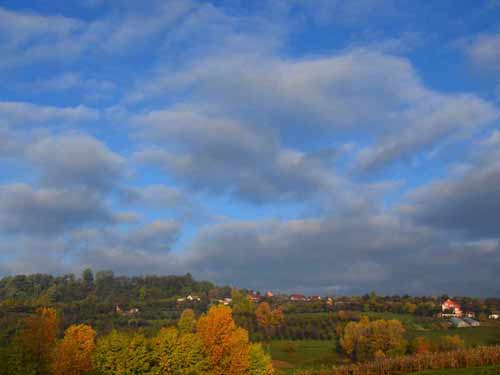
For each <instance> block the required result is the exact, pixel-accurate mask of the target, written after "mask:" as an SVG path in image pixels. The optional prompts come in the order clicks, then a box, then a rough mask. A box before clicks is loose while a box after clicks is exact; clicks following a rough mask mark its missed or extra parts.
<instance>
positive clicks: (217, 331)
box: [197, 305, 250, 375]
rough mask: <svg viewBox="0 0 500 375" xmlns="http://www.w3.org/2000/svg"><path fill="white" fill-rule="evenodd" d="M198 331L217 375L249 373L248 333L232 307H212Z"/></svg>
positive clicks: (199, 322) (201, 319) (198, 326)
mask: <svg viewBox="0 0 500 375" xmlns="http://www.w3.org/2000/svg"><path fill="white" fill-rule="evenodd" d="M197 334H198V336H199V337H200V339H201V342H202V344H203V348H204V351H205V354H206V356H207V358H208V361H209V363H210V366H211V368H212V372H211V373H212V374H213V375H227V374H231V375H247V374H248V368H249V350H250V346H249V340H248V332H247V331H246V330H244V329H242V328H237V327H236V324H235V323H234V320H233V318H232V315H231V309H230V308H229V307H227V306H223V305H220V306H213V307H211V308H210V310H209V311H208V313H207V315H203V316H201V317H200V319H199V320H198V325H197Z"/></svg>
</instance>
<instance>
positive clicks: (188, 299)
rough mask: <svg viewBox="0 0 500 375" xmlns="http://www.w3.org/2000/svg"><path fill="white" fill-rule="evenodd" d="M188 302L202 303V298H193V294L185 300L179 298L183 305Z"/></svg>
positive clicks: (178, 300)
mask: <svg viewBox="0 0 500 375" xmlns="http://www.w3.org/2000/svg"><path fill="white" fill-rule="evenodd" d="M186 301H189V302H200V301H201V298H200V297H198V296H192V295H191V294H190V295H188V296H186V297H185V298H184V297H183V298H177V302H179V303H182V302H186Z"/></svg>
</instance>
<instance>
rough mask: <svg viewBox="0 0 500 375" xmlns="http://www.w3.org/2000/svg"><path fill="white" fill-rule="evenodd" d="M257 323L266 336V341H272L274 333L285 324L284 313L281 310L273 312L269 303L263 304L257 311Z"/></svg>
mask: <svg viewBox="0 0 500 375" xmlns="http://www.w3.org/2000/svg"><path fill="white" fill-rule="evenodd" d="M255 316H256V317H257V322H258V323H259V326H261V327H262V329H263V330H264V332H265V334H266V339H267V340H271V335H272V333H273V331H274V330H275V329H276V328H278V327H279V326H280V325H281V324H282V323H283V319H284V318H283V311H282V310H281V309H274V310H271V306H269V303H267V302H262V303H261V304H259V306H258V307H257V310H256V311H255Z"/></svg>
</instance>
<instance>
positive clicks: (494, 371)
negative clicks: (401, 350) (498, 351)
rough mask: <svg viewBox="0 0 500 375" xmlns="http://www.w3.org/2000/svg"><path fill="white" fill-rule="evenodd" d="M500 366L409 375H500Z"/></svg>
mask: <svg viewBox="0 0 500 375" xmlns="http://www.w3.org/2000/svg"><path fill="white" fill-rule="evenodd" d="M499 374H500V366H488V367H473V368H461V369H444V370H430V371H422V372H415V373H413V374H409V375H499Z"/></svg>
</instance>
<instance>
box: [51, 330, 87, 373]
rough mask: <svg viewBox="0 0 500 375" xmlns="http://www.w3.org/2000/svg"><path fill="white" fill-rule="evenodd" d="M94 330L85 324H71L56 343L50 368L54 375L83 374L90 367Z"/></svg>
mask: <svg viewBox="0 0 500 375" xmlns="http://www.w3.org/2000/svg"><path fill="white" fill-rule="evenodd" d="M95 335H96V333H95V331H94V330H93V329H92V327H90V326H88V325H86V324H80V325H72V326H70V327H69V328H68V329H67V330H66V332H65V334H64V339H63V340H62V341H61V342H60V343H59V344H58V345H57V348H56V351H55V357H54V360H53V364H52V368H53V373H54V375H83V374H86V373H88V372H89V371H90V370H91V369H92V354H93V352H94V350H95V342H94V338H95Z"/></svg>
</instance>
